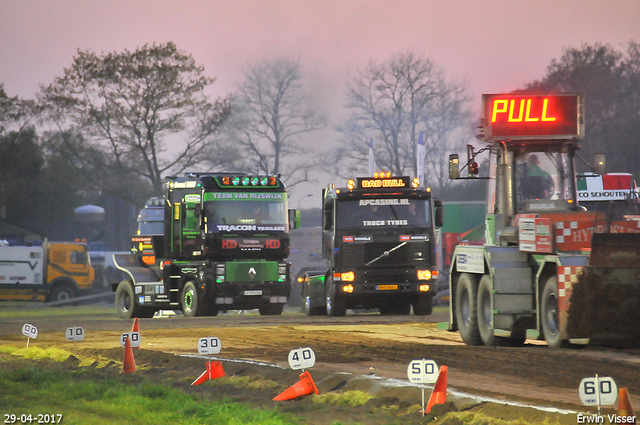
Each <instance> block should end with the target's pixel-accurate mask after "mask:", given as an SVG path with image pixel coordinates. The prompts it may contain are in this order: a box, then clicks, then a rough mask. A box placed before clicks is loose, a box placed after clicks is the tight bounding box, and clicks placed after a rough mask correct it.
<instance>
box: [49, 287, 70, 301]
mask: <svg viewBox="0 0 640 425" xmlns="http://www.w3.org/2000/svg"><path fill="white" fill-rule="evenodd" d="M75 296H76V292H75V291H74V290H73V286H71V285H69V284H65V283H63V284H60V285H58V286H56V287H55V289H54V290H53V291H52V292H51V296H50V297H49V301H52V302H53V301H67V300H70V299H71V298H75Z"/></svg>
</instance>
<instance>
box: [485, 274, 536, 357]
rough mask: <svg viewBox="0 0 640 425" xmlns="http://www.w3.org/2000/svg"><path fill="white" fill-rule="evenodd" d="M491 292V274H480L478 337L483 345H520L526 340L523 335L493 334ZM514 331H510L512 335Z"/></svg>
mask: <svg viewBox="0 0 640 425" xmlns="http://www.w3.org/2000/svg"><path fill="white" fill-rule="evenodd" d="M492 294H493V285H492V282H491V276H489V275H487V274H486V275H484V276H482V279H480V284H479V285H478V331H479V332H480V339H482V342H483V343H484V345H488V346H503V347H504V346H506V347H517V346H522V345H523V344H524V342H525V340H526V337H525V336H517V337H515V336H513V337H511V338H506V337H501V336H496V335H494V333H493V330H494V327H493V303H492V302H491V296H492ZM514 333H516V332H512V335H513V334H514Z"/></svg>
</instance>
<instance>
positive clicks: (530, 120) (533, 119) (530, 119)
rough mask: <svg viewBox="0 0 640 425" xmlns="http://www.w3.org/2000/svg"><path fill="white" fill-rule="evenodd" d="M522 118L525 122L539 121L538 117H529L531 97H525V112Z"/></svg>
mask: <svg viewBox="0 0 640 425" xmlns="http://www.w3.org/2000/svg"><path fill="white" fill-rule="evenodd" d="M524 120H525V121H526V122H532V121H540V118H532V117H531V99H527V114H526V116H525V117H524Z"/></svg>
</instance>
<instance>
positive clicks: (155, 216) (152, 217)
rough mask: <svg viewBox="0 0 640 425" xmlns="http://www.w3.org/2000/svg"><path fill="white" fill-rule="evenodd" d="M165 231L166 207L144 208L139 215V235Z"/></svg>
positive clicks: (160, 233) (156, 233) (157, 233)
mask: <svg viewBox="0 0 640 425" xmlns="http://www.w3.org/2000/svg"><path fill="white" fill-rule="evenodd" d="M163 233H164V208H148V207H145V208H143V209H142V211H140V215H138V235H145V236H148V235H162V234H163Z"/></svg>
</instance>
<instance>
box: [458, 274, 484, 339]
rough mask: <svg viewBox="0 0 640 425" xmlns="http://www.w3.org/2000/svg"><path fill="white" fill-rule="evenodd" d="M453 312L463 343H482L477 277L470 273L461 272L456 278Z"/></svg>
mask: <svg viewBox="0 0 640 425" xmlns="http://www.w3.org/2000/svg"><path fill="white" fill-rule="evenodd" d="M455 312H456V321H457V322H458V329H459V330H460V337H461V338H462V340H463V341H464V343H465V344H467V345H482V339H481V338H480V331H479V329H478V284H477V278H476V277H475V276H474V275H472V274H470V273H462V274H461V275H460V278H459V279H458V284H457V287H456V299H455Z"/></svg>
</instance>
